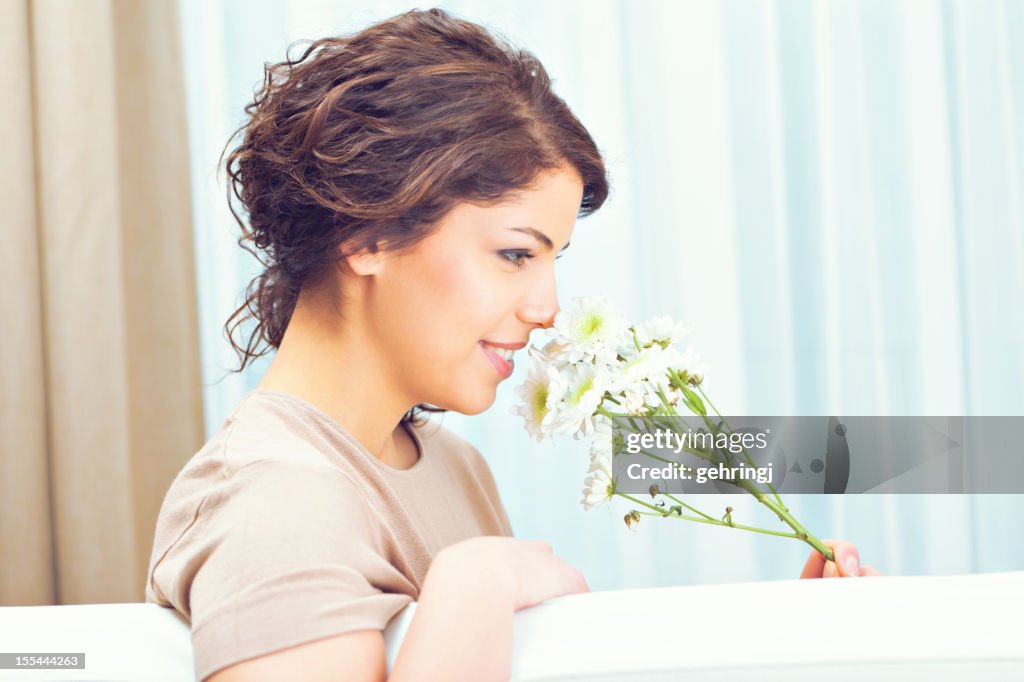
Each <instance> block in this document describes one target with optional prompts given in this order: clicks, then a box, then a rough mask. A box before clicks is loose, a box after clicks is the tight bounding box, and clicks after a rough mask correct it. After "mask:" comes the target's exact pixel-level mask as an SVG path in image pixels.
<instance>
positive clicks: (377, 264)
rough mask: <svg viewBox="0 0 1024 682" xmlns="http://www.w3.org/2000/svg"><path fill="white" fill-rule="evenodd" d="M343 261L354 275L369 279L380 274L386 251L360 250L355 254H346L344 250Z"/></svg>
mask: <svg viewBox="0 0 1024 682" xmlns="http://www.w3.org/2000/svg"><path fill="white" fill-rule="evenodd" d="M342 260H343V261H344V262H345V263H346V264H347V265H348V268H349V270H351V271H352V272H353V273H355V274H357V275H360V276H364V277H368V276H370V275H376V274H378V273H379V272H380V271H381V269H382V267H383V265H384V260H385V253H384V251H380V250H373V251H371V250H369V249H360V250H358V251H356V252H354V253H349V254H346V253H345V252H344V250H342Z"/></svg>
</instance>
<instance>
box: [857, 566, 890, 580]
mask: <svg viewBox="0 0 1024 682" xmlns="http://www.w3.org/2000/svg"><path fill="white" fill-rule="evenodd" d="M860 575H861V577H862V578H872V577H877V576H881V575H885V574H884V573H882V572H881V571H879V570H878V569H877V568H875V567H874V566H861V567H860Z"/></svg>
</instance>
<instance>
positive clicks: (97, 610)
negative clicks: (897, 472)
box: [0, 571, 1024, 682]
mask: <svg viewBox="0 0 1024 682" xmlns="http://www.w3.org/2000/svg"><path fill="white" fill-rule="evenodd" d="M414 612H415V604H414V605H412V606H410V607H409V608H408V609H406V610H405V611H403V612H402V613H400V614H399V615H398V616H397V617H396V618H395V619H394V620H393V621H392V622H391V623H390V624H389V626H388V629H387V631H386V632H385V639H386V642H387V646H388V656H389V665H390V664H391V663H392V662H393V661H394V657H395V655H396V653H397V651H398V648H399V646H400V644H401V640H402V637H403V636H404V634H405V631H406V629H407V627H408V624H409V622H410V621H411V619H412V616H413V613H414ZM515 628H516V629H515V653H514V659H513V660H514V663H513V674H512V679H513V680H524V681H525V680H558V681H559V682H567V681H570V680H600V681H601V682H611V681H616V682H618V681H622V682H626V681H630V682H632V681H634V680H644V681H645V682H661V681H663V680H701V681H702V682H722V681H725V680H730V681H732V680H749V679H757V680H759V681H761V682H765V681H767V680H786V681H787V682H802V681H805V680H806V681H810V680H814V681H815V682H818V681H819V680H823V679H827V680H829V681H830V682H837V681H843V680H850V681H853V680H857V681H860V680H901V681H902V680H929V681H942V680H957V681H960V680H967V679H971V680H1024V571H1017V572H1010V573H988V574H975V575H960V576H930V577H899V576H887V577H884V578H865V579H859V580H810V581H808V580H805V581H798V580H792V581H790V580H787V581H778V582H760V583H735V584H722V585H704V586H687V587H672V588H659V589H643V590H617V591H609V592H595V593H592V594H587V595H579V596H572V597H563V598H561V599H555V600H552V601H549V602H547V603H545V604H542V605H540V606H537V607H535V608H532V609H527V610H524V611H521V612H520V613H518V614H517V615H516V623H515ZM14 651H21V652H85V653H86V656H87V658H86V669H85V670H74V671H70V670H69V671H54V670H46V671H41V670H21V671H15V670H0V680H3V681H4V682H6V681H8V680H11V681H14V680H54V681H57V680H90V681H100V680H102V681H104V682H108V681H109V682H113V681H117V682H122V681H127V680H139V681H145V682H190V681H191V680H193V679H194V677H193V672H192V651H191V641H190V638H189V628H188V625H187V624H186V623H185V622H184V621H183V620H181V619H180V618H179V617H178V616H177V615H176V614H175V613H174V612H173V611H170V610H168V609H162V608H160V607H157V606H155V605H152V604H90V605H81V606H21V607H11V606H8V607H0V652H14Z"/></svg>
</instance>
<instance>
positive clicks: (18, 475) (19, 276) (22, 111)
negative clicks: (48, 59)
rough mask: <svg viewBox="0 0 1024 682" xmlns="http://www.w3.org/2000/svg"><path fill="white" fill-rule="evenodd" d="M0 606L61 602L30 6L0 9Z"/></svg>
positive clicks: (16, 3) (5, 0)
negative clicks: (0, 121) (1, 114)
mask: <svg viewBox="0 0 1024 682" xmlns="http://www.w3.org/2000/svg"><path fill="white" fill-rule="evenodd" d="M0 55H2V56H0V61H2V63H3V64H4V65H5V66H4V68H3V69H0V92H3V93H4V96H5V99H6V103H5V104H4V108H5V117H6V123H5V124H4V125H0V149H2V150H3V153H0V211H2V215H0V225H2V238H3V242H2V247H0V603H7V604H48V603H51V602H52V601H53V600H54V598H55V595H56V592H55V587H56V586H55V572H54V564H53V540H52V534H51V525H52V518H51V514H50V494H49V464H48V461H47V447H46V442H47V435H46V387H45V383H46V374H45V370H44V356H43V316H42V314H41V309H40V304H41V301H42V298H41V291H40V273H39V236H38V234H37V231H36V163H35V153H34V149H33V143H34V139H35V124H34V123H33V107H32V68H31V44H30V40H29V14H28V5H27V3H26V2H25V1H24V0H2V1H0Z"/></svg>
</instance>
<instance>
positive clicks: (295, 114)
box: [147, 10, 859, 682]
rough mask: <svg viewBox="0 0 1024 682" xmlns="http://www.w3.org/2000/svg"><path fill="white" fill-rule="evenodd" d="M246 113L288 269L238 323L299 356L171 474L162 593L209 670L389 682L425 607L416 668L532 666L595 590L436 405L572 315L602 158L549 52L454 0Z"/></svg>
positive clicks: (265, 226)
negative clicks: (513, 661)
mask: <svg viewBox="0 0 1024 682" xmlns="http://www.w3.org/2000/svg"><path fill="white" fill-rule="evenodd" d="M246 112H247V113H248V114H249V120H248V121H247V123H246V124H245V125H244V126H243V127H242V128H241V129H240V132H244V135H243V137H242V140H241V141H240V143H239V144H238V146H237V147H235V148H234V149H233V150H232V151H231V152H230V153H229V155H228V157H227V170H228V175H229V178H230V191H229V201H231V200H232V199H234V200H236V201H237V202H238V203H239V204H240V206H241V209H242V211H241V212H244V213H245V214H246V220H243V219H242V217H241V215H240V212H236V213H235V215H236V218H238V221H239V224H240V225H241V226H242V229H243V233H244V236H243V239H242V240H241V241H240V243H242V245H243V246H245V247H246V248H248V249H250V250H251V251H253V253H254V254H256V255H257V256H258V257H259V258H261V261H262V262H263V264H264V265H265V270H264V272H263V273H262V274H261V275H260V276H259V277H258V278H256V279H255V280H254V281H253V282H252V284H251V285H250V287H249V289H248V292H247V294H248V296H247V300H246V302H245V304H244V305H243V306H242V307H240V308H239V309H238V310H237V311H236V312H235V314H234V315H233V316H232V318H231V319H230V320H229V321H228V325H227V331H228V335H229V338H231V341H232V344H233V345H234V346H235V348H236V350H238V351H239V353H240V356H241V360H242V361H241V367H240V368H239V369H242V368H244V367H245V366H246V364H247V363H248V362H249V361H251V360H252V359H253V358H255V357H258V356H259V355H262V354H264V353H266V352H268V351H269V350H270V349H276V352H275V355H274V358H273V361H272V363H271V364H270V366H269V369H268V370H267V372H266V374H265V375H264V377H263V378H262V380H261V381H260V382H259V385H258V387H257V388H256V389H255V390H253V391H251V392H250V393H248V394H247V395H246V396H245V397H244V398H243V400H242V401H241V402H240V403H239V405H238V406H237V407H236V408H235V410H234V411H233V412H232V414H231V415H230V416H229V418H228V419H227V420H226V421H225V423H224V424H223V426H222V427H221V429H220V431H219V432H218V433H217V434H216V435H215V436H214V437H213V438H212V439H211V440H210V441H209V442H208V443H207V444H206V445H205V446H204V447H203V448H202V450H200V452H198V453H197V454H196V455H195V456H194V457H193V458H192V459H191V460H190V461H189V463H188V464H187V465H186V466H185V468H184V469H183V470H182V471H181V473H179V475H178V477H177V478H176V479H175V481H174V483H173V484H172V486H171V488H170V490H169V491H168V493H167V497H166V499H165V500H164V504H163V508H162V509H161V513H160V519H159V521H158V526H157V532H156V539H155V542H154V548H153V556H152V559H151V562H150V572H149V577H150V579H149V581H148V585H147V601H152V602H156V603H160V604H163V605H166V606H171V607H174V608H175V609H178V610H179V611H180V612H182V613H183V614H184V615H185V616H186V617H188V618H190V620H191V624H192V633H193V645H194V650H195V657H196V671H197V675H198V677H199V678H201V679H210V680H215V681H216V682H230V681H232V680H270V679H303V680H328V679H332V680H333V679H352V680H380V679H384V677H385V675H386V671H385V656H384V643H383V638H382V635H381V631H382V629H383V628H384V627H385V625H386V624H387V622H388V621H389V620H390V619H391V618H392V617H393V616H394V615H395V614H396V613H398V612H399V611H400V610H402V608H403V607H405V606H406V605H407V604H408V603H410V602H411V601H413V600H416V601H417V602H418V605H417V610H416V615H415V617H414V619H413V621H412V624H411V626H410V629H409V631H408V633H407V636H406V638H405V640H404V642H403V645H402V647H401V650H400V652H399V655H398V658H397V660H396V663H395V668H394V670H393V672H392V675H391V678H390V679H396V680H405V679H409V680H427V679H438V680H461V679H473V680H491V679H494V680H498V679H506V678H507V677H508V674H509V670H510V656H511V643H512V616H513V613H514V612H515V611H517V610H518V609H521V608H524V607H527V606H531V605H533V604H536V603H539V602H541V601H544V600H546V599H549V598H552V597H556V596H559V595H565V594H572V593H578V592H584V591H586V590H587V589H588V588H587V585H586V582H585V580H584V578H583V577H582V575H581V574H580V573H579V571H577V570H576V569H574V568H572V567H570V566H568V565H567V564H565V563H564V562H563V561H562V560H561V559H559V558H558V557H556V556H554V554H553V553H552V551H551V548H550V547H549V546H548V545H546V544H545V543H542V542H533V541H526V540H517V539H514V538H512V537H511V534H512V533H511V528H510V527H509V523H508V519H507V517H506V515H505V511H504V508H503V507H502V504H501V500H500V499H499V497H498V492H497V488H496V486H495V484H494V481H493V479H492V477H491V474H490V471H489V470H488V468H487V465H486V463H485V462H484V460H483V458H482V457H481V456H480V454H479V453H478V452H477V451H476V450H475V449H474V448H473V447H472V446H471V445H470V444H469V443H467V442H465V441H464V440H462V439H460V438H458V437H456V436H455V435H454V434H452V433H450V432H448V431H447V430H445V429H443V428H441V427H439V426H438V425H436V424H427V423H425V420H424V419H423V418H422V415H423V413H424V412H429V411H437V410H439V409H450V410H456V411H458V412H461V413H464V414H477V413H479V412H481V411H483V410H485V409H486V408H487V407H488V406H490V405H491V404H492V402H493V401H494V399H495V391H496V388H497V386H498V384H499V383H500V382H501V381H502V380H504V379H506V378H507V377H508V376H509V374H510V373H511V370H512V363H513V362H514V360H512V357H511V356H512V354H513V352H514V351H515V350H517V349H519V348H522V347H523V346H524V345H525V344H526V342H527V339H528V337H529V334H530V332H531V331H533V330H534V329H541V328H546V327H549V326H550V325H551V323H552V320H553V318H554V316H555V313H556V312H557V311H558V302H557V297H556V292H555V276H554V267H553V266H554V260H555V259H556V258H557V257H558V255H559V254H560V253H561V252H562V250H563V249H565V248H566V247H567V246H568V245H569V242H570V239H571V236H572V231H573V226H574V223H575V220H576V218H577V217H578V216H585V215H588V214H590V213H592V212H593V211H595V210H597V209H598V208H599V207H600V206H601V204H602V203H603V202H604V200H605V197H606V196H607V193H608V184H607V180H606V177H605V170H604V165H603V162H602V159H601V156H600V153H599V152H598V150H597V147H596V145H595V144H594V142H593V140H592V139H591V137H590V135H589V134H588V133H587V131H586V129H585V128H584V127H583V126H582V125H581V124H580V122H579V121H578V120H577V119H576V118H575V116H573V114H572V113H571V112H570V111H569V109H568V108H567V107H566V105H565V103H564V102H563V101H562V100H561V99H559V98H558V97H557V96H556V95H554V94H553V93H552V91H551V88H550V82H549V79H548V76H547V73H546V72H545V70H544V68H543V66H542V65H541V64H540V63H539V62H538V61H537V60H536V59H535V58H534V57H533V56H532V55H530V54H529V53H526V52H522V51H517V50H514V49H512V48H511V47H509V46H507V45H506V44H504V43H503V42H501V41H499V40H498V39H496V38H495V37H494V36H492V35H491V34H489V33H488V32H486V31H485V30H484V29H482V28H480V27H479V26H476V25H474V24H472V23H469V22H465V21H460V20H456V19H453V18H452V17H450V16H449V15H447V14H446V13H444V12H442V11H440V10H430V11H426V12H419V11H414V12H409V13H407V14H403V15H401V16H398V17H395V18H393V19H390V20H387V21H384V22H382V23H380V24H377V25H375V26H371V27H370V28H367V29H365V30H364V31H362V32H360V33H358V34H356V35H354V36H351V37H348V38H328V39H324V40H320V41H317V42H315V43H313V44H312V45H311V46H310V47H309V48H308V49H307V50H306V51H305V52H304V53H303V54H302V55H301V56H300V57H299V58H298V59H296V60H294V61H291V60H289V61H285V62H283V63H281V64H277V65H273V66H268V67H267V71H266V80H265V82H264V85H263V88H262V89H261V90H260V92H259V93H258V94H257V95H256V97H255V99H254V101H253V102H252V103H251V104H250V105H249V106H248V107H247V108H246ZM232 210H233V211H234V210H235V209H234V207H233V208H232ZM250 243H251V246H250ZM248 319H252V320H253V321H254V322H255V327H254V329H253V330H252V332H251V334H250V336H249V337H248V339H247V340H246V342H245V343H244V344H243V345H239V344H237V343H236V342H235V339H234V335H235V334H236V333H237V332H239V331H240V325H241V324H242V323H243V322H245V321H246V320H248ZM433 406H436V407H433ZM837 547H838V549H839V551H840V554H844V553H852V554H851V556H855V550H854V548H852V546H849V545H837ZM819 559H820V557H819ZM815 561H816V560H815V559H814V557H812V559H811V560H810V561H809V562H808V565H807V567H806V568H805V571H804V574H805V577H810V576H814V577H820V576H821V575H823V573H824V574H827V573H828V572H830V571H831V572H833V573H834V572H835V571H836V570H838V572H839V574H841V575H846V574H847V573H848V572H849V573H850V574H854V575H855V574H857V573H858V572H859V569H856V568H855V567H854V568H853V569H852V570H851V569H848V568H847V567H846V565H844V564H841V565H840V567H839V569H836V568H835V565H834V564H832V563H831V562H829V564H828V566H831V568H828V567H827V566H825V565H824V562H820V563H815Z"/></svg>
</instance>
